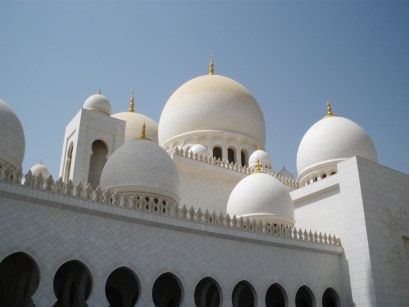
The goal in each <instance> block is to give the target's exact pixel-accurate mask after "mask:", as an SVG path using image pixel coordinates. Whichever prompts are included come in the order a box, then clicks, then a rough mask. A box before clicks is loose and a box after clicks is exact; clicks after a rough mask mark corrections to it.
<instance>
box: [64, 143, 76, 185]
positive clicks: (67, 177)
mask: <svg viewBox="0 0 409 307" xmlns="http://www.w3.org/2000/svg"><path fill="white" fill-rule="evenodd" d="M73 151H74V143H73V142H71V143H70V146H68V150H67V156H66V158H65V169H64V182H68V180H70V176H71V164H72V163H71V162H72V152H73Z"/></svg>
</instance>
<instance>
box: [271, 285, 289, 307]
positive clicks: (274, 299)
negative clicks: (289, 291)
mask: <svg viewBox="0 0 409 307" xmlns="http://www.w3.org/2000/svg"><path fill="white" fill-rule="evenodd" d="M286 302H287V295H286V293H285V291H284V289H283V287H281V286H280V285H279V284H273V285H271V286H270V288H268V290H267V293H266V307H285V306H286V305H287V304H286Z"/></svg>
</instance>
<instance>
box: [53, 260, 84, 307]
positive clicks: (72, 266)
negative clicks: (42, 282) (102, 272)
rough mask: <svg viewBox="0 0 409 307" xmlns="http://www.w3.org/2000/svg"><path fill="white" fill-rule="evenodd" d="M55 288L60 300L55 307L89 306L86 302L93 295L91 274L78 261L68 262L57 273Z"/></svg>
mask: <svg viewBox="0 0 409 307" xmlns="http://www.w3.org/2000/svg"><path fill="white" fill-rule="evenodd" d="M53 286H54V294H55V296H56V297H57V299H58V300H57V302H56V303H55V304H54V306H55V307H57V306H58V307H59V306H64V307H65V306H70V307H71V306H72V307H82V306H87V305H86V303H85V302H86V301H87V299H88V297H89V295H90V293H91V273H90V272H89V270H88V268H87V267H86V266H85V265H84V264H82V263H81V262H79V261H78V260H71V261H68V262H66V263H64V264H63V265H62V266H60V268H59V269H58V271H57V273H55V276H54V282H53Z"/></svg>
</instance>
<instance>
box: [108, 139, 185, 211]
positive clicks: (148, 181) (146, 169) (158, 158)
mask: <svg viewBox="0 0 409 307" xmlns="http://www.w3.org/2000/svg"><path fill="white" fill-rule="evenodd" d="M100 185H101V188H103V189H107V188H109V189H111V190H113V191H115V190H118V192H132V193H148V194H154V195H158V196H162V197H166V198H169V199H171V200H173V201H175V202H177V203H179V201H180V196H179V195H180V179H179V174H178V171H177V169H176V166H175V164H174V163H173V160H172V159H171V157H170V156H169V154H168V153H167V152H166V151H165V150H164V149H163V148H161V147H160V146H159V145H157V144H155V143H153V142H151V141H148V140H143V139H140V140H136V141H131V142H129V143H126V144H125V145H123V146H121V147H120V148H118V149H117V150H116V151H115V152H114V153H113V154H112V155H111V157H110V158H109V159H108V161H107V163H106V164H105V166H104V169H103V170H102V174H101V183H100Z"/></svg>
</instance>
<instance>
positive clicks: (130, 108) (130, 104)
mask: <svg viewBox="0 0 409 307" xmlns="http://www.w3.org/2000/svg"><path fill="white" fill-rule="evenodd" d="M134 106H135V91H132V97H131V99H130V100H129V110H128V111H129V112H135V111H134Z"/></svg>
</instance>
